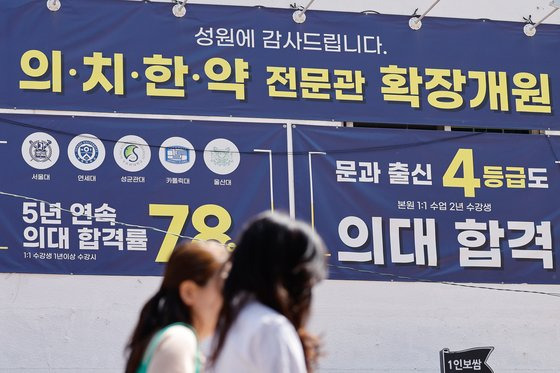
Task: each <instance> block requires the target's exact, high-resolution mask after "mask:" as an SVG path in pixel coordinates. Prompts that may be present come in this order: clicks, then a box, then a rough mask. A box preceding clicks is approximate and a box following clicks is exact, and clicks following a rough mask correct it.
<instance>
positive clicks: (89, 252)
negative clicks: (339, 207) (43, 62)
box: [0, 115, 288, 275]
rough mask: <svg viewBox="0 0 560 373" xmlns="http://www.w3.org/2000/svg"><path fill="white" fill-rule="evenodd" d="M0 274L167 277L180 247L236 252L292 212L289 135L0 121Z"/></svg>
mask: <svg viewBox="0 0 560 373" xmlns="http://www.w3.org/2000/svg"><path fill="white" fill-rule="evenodd" d="M0 127H1V128H2V130H1V131H0V157H1V158H2V159H3V160H4V161H3V162H2V163H1V165H0V272H31V273H73V274H111V275H159V274H161V271H162V269H163V263H164V262H166V261H167V259H168V257H169V254H170V253H171V251H172V250H173V247H174V246H175V244H176V242H177V241H178V239H180V238H179V237H178V235H181V236H184V237H191V238H195V239H204V240H208V239H212V240H216V241H219V242H221V243H224V244H226V245H229V246H231V247H233V246H232V245H234V244H233V240H234V239H235V236H236V235H237V233H238V232H239V231H240V229H241V227H242V224H243V223H245V221H246V220H247V219H249V218H250V217H251V216H253V215H255V214H257V213H259V212H261V211H264V210H269V209H284V210H287V208H288V201H287V195H288V191H287V190H288V176H287V171H286V170H287V164H286V155H285V154H286V153H285V149H286V129H285V128H284V127H283V126H282V125H281V124H278V125H272V124H247V123H220V122H202V121H198V122H191V121H158V120H141V119H101V118H71V117H41V116H22V115H19V116H10V117H6V116H4V117H3V118H1V119H0Z"/></svg>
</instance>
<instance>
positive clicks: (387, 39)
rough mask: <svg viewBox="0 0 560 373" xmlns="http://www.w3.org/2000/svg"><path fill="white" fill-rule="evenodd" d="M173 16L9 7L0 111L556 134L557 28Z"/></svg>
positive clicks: (1, 41)
mask: <svg viewBox="0 0 560 373" xmlns="http://www.w3.org/2000/svg"><path fill="white" fill-rule="evenodd" d="M171 9H172V4H169V3H160V2H155V3H152V2H137V1H117V0H103V1H99V0H72V1H66V2H64V3H63V4H62V7H61V8H60V10H58V11H56V12H52V11H49V10H48V9H47V7H46V5H45V3H44V2H40V1H34V0H12V1H2V2H0V35H1V36H0V53H1V54H2V58H1V59H0V108H10V109H11V108H31V109H56V110H80V111H100V112H113V111H116V112H133V113H137V112H142V113H160V114H190V115H212V116H230V115H233V116H238V117H267V118H295V119H315V120H337V121H358V122H360V121H361V122H375V123H386V124H417V125H455V126H471V127H472V126H477V127H498V128H516V129H547V128H550V129H559V127H558V123H560V121H559V118H558V116H557V115H556V112H555V109H554V107H553V105H554V103H555V102H559V101H560V96H559V95H560V91H558V89H557V87H558V82H559V81H560V72H559V71H558V69H557V66H556V64H557V61H558V48H557V47H556V46H557V41H558V40H559V39H560V29H559V28H558V26H557V25H540V26H539V28H538V30H539V31H538V33H537V35H536V36H534V37H528V36H525V34H524V33H523V31H522V26H523V24H521V23H514V22H496V21H489V20H464V19H444V18H435V17H428V18H426V19H425V20H424V26H423V27H422V28H421V29H420V30H418V31H414V30H412V29H411V28H410V27H409V25H408V21H409V17H405V16H387V15H372V14H369V15H366V14H357V13H343V12H323V11H313V10H310V11H308V12H307V20H306V21H305V22H304V23H302V24H297V23H295V22H294V21H293V20H292V13H293V10H290V9H266V8H262V7H252V8H249V7H230V6H209V5H197V4H188V5H187V12H186V15H185V16H184V17H182V18H179V17H175V16H174V15H173V14H172V11H171Z"/></svg>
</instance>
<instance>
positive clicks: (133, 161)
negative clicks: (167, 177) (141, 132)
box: [113, 135, 151, 172]
mask: <svg viewBox="0 0 560 373" xmlns="http://www.w3.org/2000/svg"><path fill="white" fill-rule="evenodd" d="M113 155H114V157H115V161H116V162H117V164H118V165H119V167H120V168H122V169H123V170H125V171H129V172H138V171H140V170H143V169H144V167H146V166H147V165H148V163H150V158H151V151H150V147H149V146H148V143H147V142H146V141H144V139H143V138H141V137H138V136H135V135H127V136H123V137H121V138H120V139H119V141H117V143H116V144H115V147H114V149H113Z"/></svg>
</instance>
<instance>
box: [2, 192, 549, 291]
mask: <svg viewBox="0 0 560 373" xmlns="http://www.w3.org/2000/svg"><path fill="white" fill-rule="evenodd" d="M0 195H4V196H8V197H13V198H19V199H25V200H30V201H34V202H42V203H46V204H47V205H49V207H54V208H56V209H59V210H60V211H64V212H68V213H70V214H71V215H72V216H85V217H87V218H95V216H93V215H88V214H85V213H82V214H76V213H74V212H73V211H71V210H68V209H65V208H63V207H59V206H57V205H56V204H54V203H51V202H48V201H45V200H42V199H40V198H34V197H29V196H24V195H20V194H15V193H9V192H4V191H0ZM113 223H115V224H119V225H122V226H125V227H133V228H144V229H150V230H153V231H156V232H160V233H165V234H171V235H173V236H176V237H179V238H184V239H188V240H191V241H202V240H198V239H195V238H193V237H190V236H184V235H181V234H175V233H171V232H168V231H166V230H163V229H159V228H156V227H151V226H148V225H138V224H130V223H125V222H121V221H116V220H115V221H114V222H113ZM220 245H222V246H224V248H225V249H226V250H228V251H229V249H228V247H227V245H224V244H220ZM328 266H329V267H332V268H338V269H343V270H351V271H355V272H360V273H370V274H373V275H377V276H384V277H393V278H398V279H402V280H409V281H415V282H424V283H429V284H441V285H449V286H459V287H465V288H471V289H480V290H494V291H507V292H514V293H525V294H538V295H547V296H551V297H560V293H548V292H544V291H535V290H519V289H510V288H495V287H491V286H480V285H471V284H460V283H456V282H449V281H433V280H428V279H422V278H415V277H409V276H403V275H395V274H392V273H384V272H376V271H371V270H365V269H357V268H353V267H347V266H341V265H334V264H328Z"/></svg>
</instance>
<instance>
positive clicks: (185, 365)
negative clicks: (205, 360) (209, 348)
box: [126, 241, 228, 373]
mask: <svg viewBox="0 0 560 373" xmlns="http://www.w3.org/2000/svg"><path fill="white" fill-rule="evenodd" d="M227 256H228V255H227V251H226V249H225V247H224V246H222V245H219V244H217V243H213V242H202V241H198V242H195V241H193V242H189V243H182V244H180V245H178V246H177V247H176V248H175V250H174V251H173V253H172V254H171V257H170V258H169V262H168V263H167V267H166V269H165V274H164V277H163V281H162V284H161V287H160V289H159V290H158V292H157V293H156V294H155V295H154V296H153V297H152V298H151V299H150V300H149V301H148V302H147V303H146V304H145V305H144V307H143V308H142V311H141V313H140V319H139V320H138V324H137V325H136V328H135V330H134V332H133V334H132V337H131V339H130V342H129V344H128V346H127V349H128V351H129V356H128V362H127V365H126V373H198V372H199V371H200V366H201V360H200V359H201V356H200V354H199V353H198V338H205V337H208V336H209V335H211V334H212V332H213V331H214V327H215V325H216V320H217V317H218V313H219V311H220V307H221V306H222V298H221V288H222V285H223V277H224V263H225V262H226V261H227Z"/></svg>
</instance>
